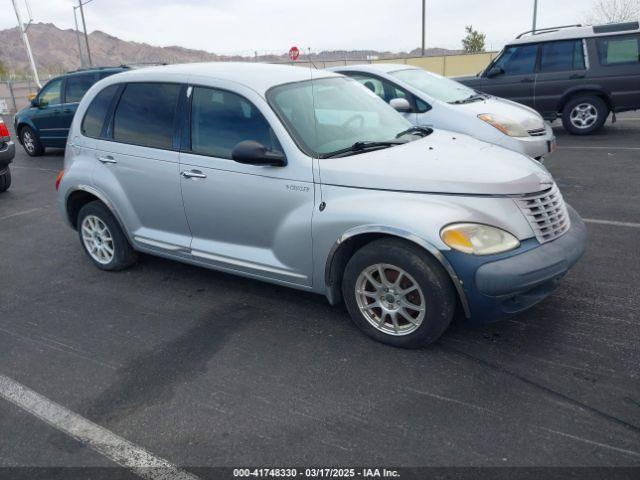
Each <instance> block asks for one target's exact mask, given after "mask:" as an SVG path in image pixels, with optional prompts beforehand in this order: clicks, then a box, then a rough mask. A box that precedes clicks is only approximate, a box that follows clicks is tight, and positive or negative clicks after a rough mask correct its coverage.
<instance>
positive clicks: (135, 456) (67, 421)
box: [0, 375, 198, 480]
mask: <svg viewBox="0 0 640 480" xmlns="http://www.w3.org/2000/svg"><path fill="white" fill-rule="evenodd" d="M0 397H2V398H4V399H5V400H7V401H9V402H11V403H13V404H14V405H17V406H18V407H20V408H21V409H23V410H25V411H27V412H29V413H30V414H32V415H34V416H35V417H37V418H39V419H40V420H42V421H44V422H46V423H48V424H49V425H51V426H52V427H54V428H56V429H58V430H60V431H61V432H64V433H66V434H67V435H69V436H71V437H73V438H75V439H76V440H78V441H79V442H81V443H83V444H85V445H87V446H89V447H91V448H92V449H93V450H95V451H96V452H98V453H100V454H102V455H104V456H105V457H107V458H109V459H110V460H112V461H114V462H115V463H117V464H118V465H121V466H123V467H126V468H128V469H130V470H131V471H133V472H134V473H135V474H136V475H138V476H140V477H142V478H144V479H147V480H196V479H198V477H196V476H194V475H191V474H190V473H187V472H185V471H184V470H180V469H179V468H178V467H176V466H175V465H173V464H172V463H170V462H168V461H166V460H164V459H162V458H159V457H156V456H155V455H153V454H152V453H149V452H148V451H146V450H145V449H143V448H141V447H138V446H136V445H134V444H133V443H131V442H129V441H128V440H125V439H124V438H122V437H120V436H118V435H116V434H115V433H113V432H111V431H109V430H107V429H106V428H103V427H101V426H100V425H97V424H95V423H93V422H91V421H90V420H87V419H86V418H84V417H81V416H80V415H78V414H77V413H74V412H72V411H71V410H68V409H66V408H65V407H63V406H62V405H59V404H57V403H55V402H53V401H51V400H49V399H48V398H46V397H43V396H42V395H40V394H39V393H37V392H34V391H33V390H31V389H29V388H28V387H25V386H24V385H22V384H21V383H19V382H16V381H15V380H13V379H11V378H9V377H6V376H4V375H0Z"/></svg>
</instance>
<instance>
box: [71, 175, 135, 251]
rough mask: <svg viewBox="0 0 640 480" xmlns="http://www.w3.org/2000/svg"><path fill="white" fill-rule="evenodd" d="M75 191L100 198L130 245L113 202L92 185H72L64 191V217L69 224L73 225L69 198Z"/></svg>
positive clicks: (129, 238)
mask: <svg viewBox="0 0 640 480" xmlns="http://www.w3.org/2000/svg"><path fill="white" fill-rule="evenodd" d="M75 192H86V193H89V194H91V195H93V196H94V197H96V198H97V199H98V200H100V201H101V202H102V203H103V204H104V205H105V206H106V207H107V208H108V209H109V211H110V212H111V214H112V215H113V216H114V217H115V219H116V221H117V222H118V224H119V225H120V228H121V229H122V232H123V233H124V235H125V237H127V240H129V243H131V245H133V243H132V241H131V240H132V239H131V237H130V235H129V232H128V231H127V229H126V228H124V223H123V222H122V218H121V217H120V215H119V214H118V211H117V210H116V208H115V206H114V205H113V202H111V201H110V200H109V198H108V197H107V196H106V195H105V194H104V193H103V192H101V191H100V190H98V189H97V188H95V187H92V186H90V185H74V186H73V187H70V188H69V189H68V190H67V192H66V193H65V198H64V210H65V215H66V218H67V222H68V223H69V224H70V225H73V221H72V219H71V218H70V217H69V198H70V197H71V195H73V194H74V193H75Z"/></svg>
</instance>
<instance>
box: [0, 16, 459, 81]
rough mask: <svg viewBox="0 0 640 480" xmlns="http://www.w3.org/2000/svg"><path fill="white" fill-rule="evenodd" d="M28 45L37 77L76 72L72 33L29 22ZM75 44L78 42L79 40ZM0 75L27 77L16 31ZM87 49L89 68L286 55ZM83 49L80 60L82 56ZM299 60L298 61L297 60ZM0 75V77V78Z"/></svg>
mask: <svg viewBox="0 0 640 480" xmlns="http://www.w3.org/2000/svg"><path fill="white" fill-rule="evenodd" d="M28 36H29V42H30V43H31V49H32V51H33V56H34V58H35V61H36V66H37V68H38V72H39V73H40V74H41V75H44V77H46V76H47V75H52V74H58V73H62V72H66V71H69V70H75V69H77V68H80V55H79V53H78V38H77V37H76V32H75V30H72V29H67V30H63V29H60V28H58V27H56V26H55V25H53V24H51V23H34V24H32V25H30V26H29V28H28ZM80 40H81V42H82V41H83V40H84V39H83V37H82V35H81V36H80ZM0 45H2V48H1V49H0V72H2V70H4V71H5V75H6V74H7V73H8V74H9V75H12V76H23V75H25V74H27V71H28V69H29V62H28V58H27V54H26V51H25V49H24V46H23V44H22V39H21V38H20V32H19V31H18V27H15V28H10V29H6V30H0ZM89 47H90V49H91V57H92V63H93V65H99V66H112V65H121V64H139V63H189V62H212V61H256V60H257V61H262V62H286V61H288V56H287V53H286V52H283V53H282V54H281V55H260V56H257V57H253V56H252V57H243V56H227V55H218V54H215V53H211V52H207V51H204V50H194V49H189V48H184V47H178V46H170V47H157V46H152V45H148V44H146V43H139V42H129V41H125V40H121V39H119V38H117V37H114V36H112V35H109V34H108V33H105V32H101V31H98V30H97V31H94V32H92V33H90V34H89ZM81 48H82V49H83V52H84V55H85V58H86V52H85V51H84V50H85V47H84V45H82V47H81ZM452 53H458V51H456V50H447V49H443V48H429V49H427V50H426V52H425V55H429V56H430V55H445V54H452ZM419 55H420V49H415V50H412V51H411V52H380V51H376V50H336V51H322V52H319V53H312V54H310V55H307V56H306V58H307V59H310V60H312V61H331V60H343V59H345V58H348V59H353V60H366V59H367V58H370V57H378V58H400V57H406V56H419ZM301 60H302V58H301ZM0 75H1V73H0Z"/></svg>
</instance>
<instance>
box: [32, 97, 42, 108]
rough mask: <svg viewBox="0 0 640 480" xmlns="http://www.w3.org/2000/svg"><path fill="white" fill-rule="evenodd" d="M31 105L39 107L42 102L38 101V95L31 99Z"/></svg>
mask: <svg viewBox="0 0 640 480" xmlns="http://www.w3.org/2000/svg"><path fill="white" fill-rule="evenodd" d="M31 106H32V107H36V108H38V107H39V106H40V104H39V103H38V97H34V98H32V99H31Z"/></svg>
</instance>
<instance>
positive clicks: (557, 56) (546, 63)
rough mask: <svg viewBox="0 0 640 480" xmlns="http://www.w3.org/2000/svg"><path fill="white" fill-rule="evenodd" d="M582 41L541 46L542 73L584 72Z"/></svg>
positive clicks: (551, 43) (568, 41)
mask: <svg viewBox="0 0 640 480" xmlns="http://www.w3.org/2000/svg"><path fill="white" fill-rule="evenodd" d="M584 69H585V63H584V52H583V49H582V40H567V41H562V42H550V43H544V44H542V45H541V46H540V71H541V72H542V73H546V72H562V71H568V70H584Z"/></svg>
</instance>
